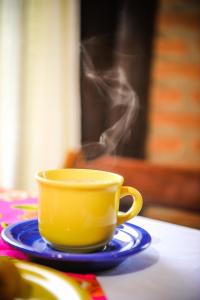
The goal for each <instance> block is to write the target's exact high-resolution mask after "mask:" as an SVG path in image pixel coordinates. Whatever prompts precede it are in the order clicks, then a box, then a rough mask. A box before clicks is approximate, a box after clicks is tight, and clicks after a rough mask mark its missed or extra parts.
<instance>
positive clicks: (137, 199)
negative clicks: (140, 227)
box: [117, 186, 143, 225]
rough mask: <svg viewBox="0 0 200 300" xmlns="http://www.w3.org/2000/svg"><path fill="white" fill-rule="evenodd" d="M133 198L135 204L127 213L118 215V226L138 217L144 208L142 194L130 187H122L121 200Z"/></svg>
mask: <svg viewBox="0 0 200 300" xmlns="http://www.w3.org/2000/svg"><path fill="white" fill-rule="evenodd" d="M128 195H130V196H132V198H133V200H134V201H133V203H132V206H131V207H130V208H129V210H128V211H127V212H121V211H119V212H118V214H117V225H120V224H122V223H124V222H126V221H128V220H130V219H131V218H133V217H135V216H137V215H138V214H139V212H140V210H141V208H142V204H143V200H142V195H141V194H140V192H139V191H138V190H136V189H134V188H133V187H130V186H122V187H121V192H120V199H121V198H122V197H125V196H128Z"/></svg>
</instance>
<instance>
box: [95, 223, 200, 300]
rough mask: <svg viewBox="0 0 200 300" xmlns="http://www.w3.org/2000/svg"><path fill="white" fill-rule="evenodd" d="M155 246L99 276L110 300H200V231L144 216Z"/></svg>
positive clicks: (144, 226) (142, 225)
mask: <svg viewBox="0 0 200 300" xmlns="http://www.w3.org/2000/svg"><path fill="white" fill-rule="evenodd" d="M131 222H132V223H134V224H135V225H138V226H140V227H142V228H144V229H146V230H147V231H148V232H149V233H150V235H151V237H152V244H151V245H150V247H149V248H147V249H146V250H144V251H142V252H140V253H138V254H136V255H132V256H131V257H129V258H128V259H127V260H125V261H124V262H123V263H122V264H121V265H119V266H118V267H117V268H114V269H112V270H109V271H105V272H102V273H101V274H99V275H98V276H97V278H98V280H99V282H100V283H101V285H102V287H103V289H104V291H105V294H106V295H107V297H108V300H133V299H135V300H199V299H200V230H196V229H191V228H188V227H183V226H178V225H174V224H170V223H166V222H160V221H157V220H152V219H148V218H144V217H136V218H134V219H133V220H132V221H131Z"/></svg>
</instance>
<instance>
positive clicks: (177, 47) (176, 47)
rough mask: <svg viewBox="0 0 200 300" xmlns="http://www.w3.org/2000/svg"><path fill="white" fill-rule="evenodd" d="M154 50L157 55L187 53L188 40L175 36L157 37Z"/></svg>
mask: <svg viewBox="0 0 200 300" xmlns="http://www.w3.org/2000/svg"><path fill="white" fill-rule="evenodd" d="M154 51H155V53H156V54H157V55H170V56H171V55H187V54H188V52H189V45H188V42H186V41H184V40H182V39H177V38H162V37H160V38H157V39H156V42H155V45H154Z"/></svg>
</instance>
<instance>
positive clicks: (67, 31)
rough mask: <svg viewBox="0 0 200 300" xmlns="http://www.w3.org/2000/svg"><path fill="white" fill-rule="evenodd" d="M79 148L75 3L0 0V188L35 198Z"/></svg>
mask: <svg viewBox="0 0 200 300" xmlns="http://www.w3.org/2000/svg"><path fill="white" fill-rule="evenodd" d="M79 144H80V99H79V1H78V0H0V187H5V188H17V189H25V190H28V191H32V190H35V188H36V183H35V174H36V172H37V171H39V170H41V169H49V168H58V167H62V163H63V162H64V156H65V155H66V152H67V150H68V149H69V148H73V147H77V146H78V145H79Z"/></svg>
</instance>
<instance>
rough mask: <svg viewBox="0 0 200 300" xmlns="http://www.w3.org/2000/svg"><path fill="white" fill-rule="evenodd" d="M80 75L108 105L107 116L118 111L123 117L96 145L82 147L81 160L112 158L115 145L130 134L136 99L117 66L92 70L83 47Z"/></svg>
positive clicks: (135, 112)
mask: <svg viewBox="0 0 200 300" xmlns="http://www.w3.org/2000/svg"><path fill="white" fill-rule="evenodd" d="M82 53H83V71H84V75H85V76H86V78H87V79H88V80H90V82H91V84H94V85H95V87H96V90H97V91H98V93H100V94H101V95H102V96H103V99H105V101H108V102H109V105H110V113H111V114H112V112H113V111H114V110H115V109H118V108H121V109H122V111H123V113H122V114H121V116H120V117H119V119H118V120H117V121H116V122H115V123H114V124H113V125H112V126H111V127H109V128H107V129H106V130H105V131H104V132H103V133H102V134H101V136H100V137H99V141H98V142H92V143H88V144H85V145H83V146H82V153H83V156H84V159H85V160H92V159H95V158H98V157H100V156H102V155H105V154H113V153H114V152H115V149H116V147H117V145H118V144H119V142H121V141H122V140H123V141H125V140H126V139H127V138H128V137H129V135H130V133H131V130H132V125H133V123H134V121H135V118H136V115H137V112H138V105H139V102H138V97H137V95H136V93H135V92H134V90H133V89H132V87H131V85H130V83H129V82H128V80H127V77H126V74H125V71H124V69H123V67H122V66H120V65H119V64H114V66H113V67H112V68H111V69H109V70H108V71H105V72H102V71H101V72H100V71H98V70H96V68H95V66H94V64H93V61H92V59H91V57H90V56H89V54H88V52H87V51H86V49H85V48H84V47H82Z"/></svg>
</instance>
